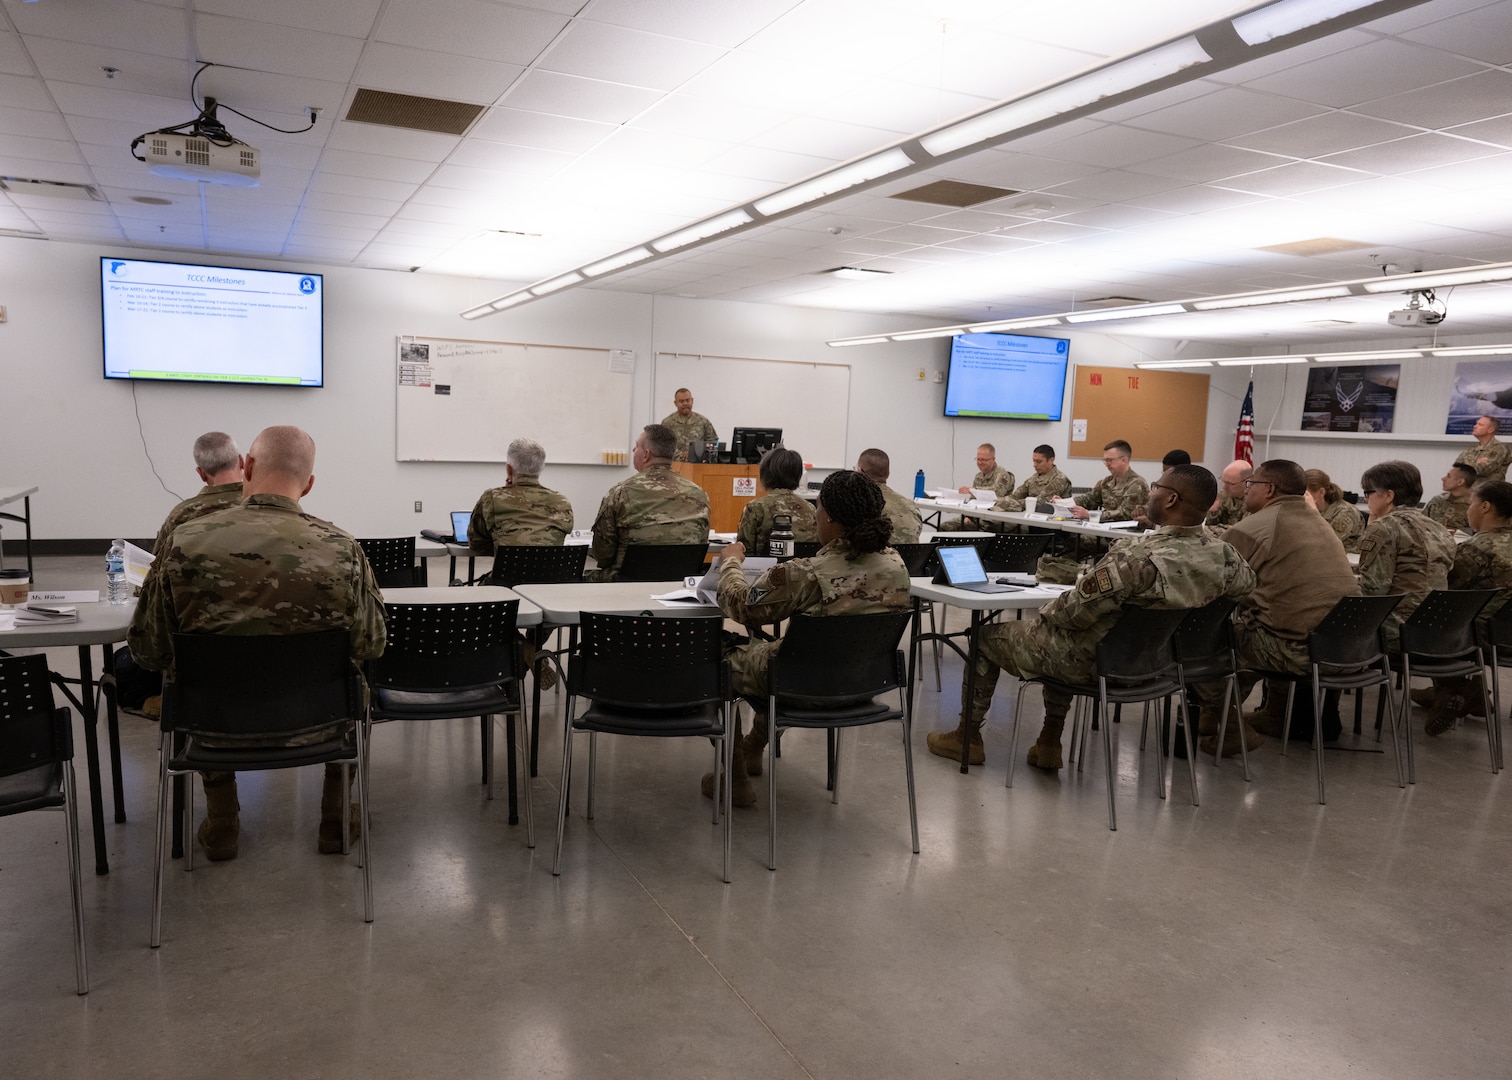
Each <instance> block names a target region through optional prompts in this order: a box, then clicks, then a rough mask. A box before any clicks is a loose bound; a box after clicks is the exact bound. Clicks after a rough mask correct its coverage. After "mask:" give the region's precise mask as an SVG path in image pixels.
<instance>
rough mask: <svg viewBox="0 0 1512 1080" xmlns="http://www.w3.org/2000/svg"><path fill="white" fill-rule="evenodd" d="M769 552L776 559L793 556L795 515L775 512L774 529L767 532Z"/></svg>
mask: <svg viewBox="0 0 1512 1080" xmlns="http://www.w3.org/2000/svg"><path fill="white" fill-rule="evenodd" d="M767 554H768V555H770V556H771V557H772V558H774V559H790V558H792V557H793V517H792V515H791V514H773V515H772V531H771V532H769V533H768V534H767Z"/></svg>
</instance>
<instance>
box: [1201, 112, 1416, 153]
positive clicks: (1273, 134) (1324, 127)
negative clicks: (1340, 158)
mask: <svg viewBox="0 0 1512 1080" xmlns="http://www.w3.org/2000/svg"><path fill="white" fill-rule="evenodd" d="M1413 130H1414V129H1412V128H1407V127H1403V126H1402V125H1400V124H1392V123H1388V122H1386V121H1384V120H1373V119H1371V118H1370V117H1368V116H1357V115H1356V114H1354V113H1351V112H1328V113H1323V114H1322V115H1319V116H1313V117H1309V118H1308V119H1306V120H1298V121H1297V122H1296V123H1293V124H1282V125H1281V126H1279V127H1273V128H1270V129H1268V130H1266V131H1256V132H1252V133H1250V134H1248V135H1241V136H1238V137H1237V138H1233V139H1225V140H1224V141H1225V142H1227V143H1229V144H1230V145H1232V146H1241V147H1244V148H1245V149H1248V150H1264V151H1268V152H1270V153H1273V154H1285V155H1286V156H1288V157H1296V158H1315V157H1322V156H1323V155H1324V154H1335V153H1338V152H1339V151H1341V150H1353V149H1355V148H1357V147H1361V146H1370V145H1371V144H1373V143H1381V142H1389V141H1390V140H1392V139H1400V138H1404V137H1406V136H1408V135H1411V134H1413Z"/></svg>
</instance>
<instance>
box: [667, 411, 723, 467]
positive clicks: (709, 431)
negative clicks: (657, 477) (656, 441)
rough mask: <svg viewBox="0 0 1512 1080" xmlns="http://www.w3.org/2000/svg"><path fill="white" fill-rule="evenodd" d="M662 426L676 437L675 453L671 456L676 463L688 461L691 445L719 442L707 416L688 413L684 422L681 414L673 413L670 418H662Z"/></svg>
mask: <svg viewBox="0 0 1512 1080" xmlns="http://www.w3.org/2000/svg"><path fill="white" fill-rule="evenodd" d="M662 424H663V425H664V426H666V427H669V428H671V429H672V434H674V435H676V436H677V452H676V454H674V455H673V456H674V457H676V458H677V460H678V461H687V460H688V446H689V445H690V444H691V443H695V442H718V441H719V435H718V434H717V433H716V432H715V431H714V425H713V424H712V423H710V422H709V418H708V417H707V416H703V415H701V414H699V413H689V414H688V418H687V419H686V420H684V419H683V417H682V414H681V413H677V412H674V413H673V414H672V415H671V416H668V417H664V418H663V419H662Z"/></svg>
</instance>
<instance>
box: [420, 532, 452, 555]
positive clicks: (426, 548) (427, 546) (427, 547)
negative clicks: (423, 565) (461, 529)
mask: <svg viewBox="0 0 1512 1080" xmlns="http://www.w3.org/2000/svg"><path fill="white" fill-rule="evenodd" d="M446 549H447V545H446V544H442V543H439V542H437V541H435V540H427V539H426V538H425V537H423V536H417V537H415V558H417V559H444V558H446V556H447V550H446Z"/></svg>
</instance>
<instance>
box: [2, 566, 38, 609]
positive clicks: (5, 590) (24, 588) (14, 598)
mask: <svg viewBox="0 0 1512 1080" xmlns="http://www.w3.org/2000/svg"><path fill="white" fill-rule="evenodd" d="M30 594H31V574H30V572H28V571H26V570H0V605H3V606H5V607H19V606H20V605H22V604H24V603H26V598H27V596H29V595H30Z"/></svg>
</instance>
